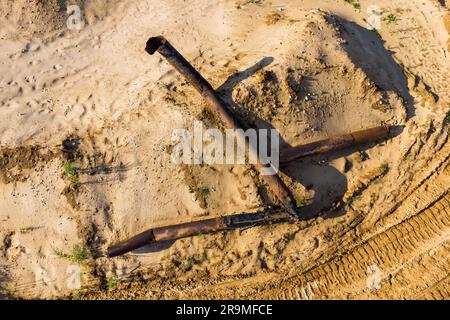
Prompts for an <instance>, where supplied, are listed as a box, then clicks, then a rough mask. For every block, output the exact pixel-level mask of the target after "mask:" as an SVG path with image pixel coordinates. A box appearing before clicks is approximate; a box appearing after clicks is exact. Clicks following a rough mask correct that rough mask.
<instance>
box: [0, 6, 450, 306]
mask: <svg viewBox="0 0 450 320" xmlns="http://www.w3.org/2000/svg"><path fill="white" fill-rule="evenodd" d="M44 3H45V4H44ZM441 3H442V2H439V1H403V0H402V1H397V2H395V4H393V3H392V2H390V1H383V0H379V1H375V0H374V1H372V2H370V3H369V2H367V1H360V8H358V7H357V6H354V5H352V4H351V3H348V2H345V1H338V0H336V1H327V2H324V4H319V2H318V1H302V2H301V4H299V3H298V1H282V2H281V1H270V2H269V1H253V3H252V2H250V1H216V2H215V3H214V4H210V3H209V2H208V1H187V2H183V4H180V3H179V2H178V1H144V0H142V1H133V2H132V1H129V2H128V1H126V2H119V1H112V2H108V5H105V2H104V1H97V0H96V1H73V2H70V3H69V1H48V2H41V1H31V2H29V1H15V2H14V4H8V5H6V4H2V5H0V16H2V17H4V19H3V20H2V25H1V29H0V36H1V38H2V43H1V47H2V50H0V55H1V59H0V61H1V62H0V68H1V72H0V88H1V91H0V110H1V115H2V117H1V118H0V119H1V120H0V148H1V149H0V191H1V192H0V221H1V224H0V240H1V243H2V246H1V252H0V296H1V297H2V298H13V297H20V298H52V297H70V298H93V299H96V298H125V299H128V298H148V299H174V298H177V299H179V298H203V299H212V298H222V299H227V298H264V299H268V298H274V299H327V298H349V299H361V298H369V299H372V298H394V299H399V298H429V299H442V298H448V290H449V289H448V286H447V282H448V274H449V270H450V266H449V261H448V251H449V244H448V241H449V236H450V233H449V230H450V229H449V210H450V209H449V202H450V197H449V195H448V186H449V185H450V183H449V182H450V177H449V167H448V164H449V150H450V149H449V145H448V133H449V123H450V119H449V103H450V97H449V92H450V90H449V82H448V78H449V75H450V73H449V71H450V70H449V66H450V63H449V51H448V50H449V48H448V29H446V28H448V16H449V15H448V7H446V6H445V4H444V5H442V4H441ZM73 4H75V5H79V7H80V9H81V12H82V21H83V25H82V28H80V30H70V29H68V28H67V25H66V20H67V13H66V8H67V6H68V5H73ZM369 5H376V6H378V8H380V9H381V11H382V14H381V16H380V17H379V18H380V23H381V26H380V28H379V29H378V30H368V28H367V27H368V23H367V22H368V21H371V22H372V23H373V21H374V20H370V18H371V16H372V14H373V12H372V11H373V10H372V11H371V10H367V9H368V7H369ZM372 9H373V8H372ZM372 18H373V17H372ZM158 34H163V35H164V36H165V37H166V38H167V39H169V40H170V42H171V43H172V44H173V45H174V46H176V48H177V49H179V50H180V51H181V52H182V53H183V54H184V55H185V56H186V58H187V59H188V60H189V61H190V62H191V63H192V64H193V65H194V66H195V67H196V68H197V69H198V70H199V71H200V72H201V73H202V74H203V75H204V76H205V78H206V79H208V80H209V81H210V82H211V83H212V85H213V86H214V87H215V88H216V89H217V91H218V93H219V94H220V96H221V98H222V99H223V100H224V101H225V102H226V104H227V105H228V106H229V107H230V108H231V109H232V110H233V111H234V112H235V114H236V115H237V116H238V118H239V119H240V120H241V121H242V122H243V123H244V124H245V125H246V126H248V127H252V128H275V129H277V131H278V132H279V133H280V136H281V140H282V141H281V146H282V147H287V146H293V145H297V144H303V143H308V142H312V141H317V140H320V139H324V138H327V137H330V136H334V135H337V134H343V133H348V132H351V131H356V130H360V129H364V128H369V127H373V126H379V125H390V126H393V128H394V129H393V130H392V132H391V137H390V138H389V139H387V140H385V141H381V142H379V143H368V144H364V145H362V146H358V147H352V148H349V149H345V150H341V151H336V152H332V153H328V154H324V155H320V156H312V157H308V158H304V159H299V160H296V161H294V162H291V163H289V164H288V165H286V166H284V167H282V168H281V172H280V176H281V178H282V179H283V181H284V182H285V183H286V184H287V186H288V187H289V188H290V190H291V191H292V192H293V195H294V197H295V199H296V201H297V205H298V206H299V207H300V212H301V214H302V219H301V221H298V222H295V223H291V224H289V223H286V224H278V225H271V226H260V227H255V228H247V229H243V230H235V231H231V232H223V233H219V234H214V235H208V236H206V235H199V236H197V237H191V238H186V239H182V240H177V241H173V242H167V243H162V244H157V245H151V246H147V247H144V248H142V249H139V250H136V251H134V252H133V253H130V254H127V255H124V256H121V257H116V258H113V259H110V258H107V257H106V256H105V253H106V250H107V248H108V246H110V245H111V244H113V243H115V242H117V241H119V240H123V239H125V238H127V237H130V236H132V235H134V234H136V233H138V232H141V231H144V230H146V229H148V228H150V227H155V226H162V225H169V224H176V223H181V222H188V221H193V220H198V219H204V218H213V217H219V216H223V215H229V214H234V213H241V212H254V211H256V210H259V209H262V208H265V207H267V206H268V205H277V203H276V200H274V199H276V197H274V195H273V194H272V193H271V191H270V190H269V189H268V188H267V187H266V186H265V185H264V184H263V183H262V181H261V179H260V177H259V176H258V174H257V173H256V171H255V170H254V169H253V167H252V166H250V165H178V164H175V163H173V161H172V159H171V152H172V149H173V147H174V143H173V141H172V140H171V135H172V132H173V130H174V129H179V128H185V129H188V130H190V131H192V130H193V123H194V121H196V120H201V121H203V123H204V125H205V127H207V128H216V127H220V123H218V121H217V119H216V118H214V117H213V116H211V115H210V114H208V113H207V112H205V102H204V101H203V100H202V98H201V97H200V96H199V95H198V93H197V92H196V91H195V90H194V89H193V88H192V87H191V86H189V84H188V83H187V82H186V81H185V80H184V79H183V78H182V77H181V76H180V75H179V74H178V73H177V72H176V71H175V70H174V69H173V68H172V67H171V66H170V65H169V64H168V63H167V62H166V61H165V60H164V59H162V58H161V57H160V56H156V55H155V56H149V55H148V54H147V53H146V52H145V51H144V48H145V42H146V41H147V39H148V38H149V37H150V36H155V35H158ZM80 272H81V273H82V276H81V278H80V277H78V275H79V273H80ZM374 275H377V276H379V277H378V278H377V279H378V280H377V281H378V282H377V284H376V285H375V287H376V288H374V286H373V285H371V284H370V283H369V282H370V281H371V279H372V278H373V276H374Z"/></svg>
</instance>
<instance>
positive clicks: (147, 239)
mask: <svg viewBox="0 0 450 320" xmlns="http://www.w3.org/2000/svg"><path fill="white" fill-rule="evenodd" d="M290 219H291V215H290V214H289V213H287V212H286V211H284V210H268V211H262V212H257V213H242V214H238V215H233V216H225V217H219V218H213V219H206V220H201V221H194V222H188V223H183V224H178V225H173V226H166V227H159V228H153V229H149V230H147V231H144V232H142V233H140V234H138V235H136V236H134V237H132V238H130V239H128V240H125V241H123V242H120V243H117V244H115V245H112V246H111V247H109V248H108V257H110V258H111V257H116V256H120V255H122V254H125V253H127V252H130V251H133V250H136V249H138V248H141V247H143V246H145V245H148V244H152V243H157V242H162V241H170V240H176V239H181V238H185V237H190V236H195V235H200V234H208V233H214V232H218V231H224V230H231V229H237V228H245V227H252V226H257V225H262V224H270V223H280V222H286V221H289V220H290Z"/></svg>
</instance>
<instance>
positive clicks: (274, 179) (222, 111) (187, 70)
mask: <svg viewBox="0 0 450 320" xmlns="http://www.w3.org/2000/svg"><path fill="white" fill-rule="evenodd" d="M145 51H147V52H148V53H149V54H150V55H153V54H154V53H155V52H159V53H160V54H161V55H162V56H163V57H164V58H166V60H167V61H168V62H169V63H170V64H171V65H172V66H173V67H174V68H175V69H176V70H177V71H178V72H179V73H181V74H182V75H183V76H184V77H185V78H186V79H187V80H188V81H189V82H190V83H191V84H192V85H193V86H194V88H195V89H197V91H198V92H199V93H200V94H201V95H202V97H203V98H204V99H205V100H206V101H208V106H209V110H210V112H212V113H215V114H218V115H219V117H220V119H221V120H222V122H223V124H224V125H225V127H227V128H229V129H235V130H236V129H241V128H242V126H241V124H240V123H239V121H238V120H237V119H236V117H235V116H234V115H233V114H232V112H231V111H230V110H229V109H228V108H227V107H226V106H225V105H224V104H223V102H222V101H221V100H220V98H219V97H218V96H217V94H216V91H215V90H214V89H213V87H212V86H211V84H210V83H209V82H208V81H207V80H206V79H205V78H203V76H202V75H201V74H200V73H199V72H198V71H197V70H196V69H195V68H194V67H193V66H192V65H191V64H190V63H189V62H188V61H187V60H186V59H185V58H184V57H183V56H182V55H181V53H179V52H178V51H177V50H176V49H175V48H174V47H173V46H172V45H171V44H170V43H169V41H167V40H166V39H165V38H164V37H163V36H158V37H152V38H150V39H149V40H148V41H147V45H146V48H145ZM237 138H238V139H239V140H240V142H241V143H245V145H246V146H247V147H248V148H249V155H250V156H251V157H252V158H254V159H258V161H257V163H256V164H255V167H256V169H257V170H258V171H260V172H261V171H262V170H263V169H264V170H268V169H269V170H270V169H271V170H270V171H271V172H272V173H273V174H270V175H262V176H261V177H262V179H263V180H264V181H265V182H266V183H267V185H268V186H269V188H270V189H271V190H272V191H273V192H274V193H275V195H276V196H277V198H278V199H279V200H280V201H281V202H282V203H283V205H284V206H285V208H286V210H287V212H289V213H290V214H291V215H292V217H293V218H294V219H297V218H298V215H299V212H298V208H297V205H296V203H295V200H294V197H293V196H292V194H291V191H290V190H289V189H288V187H287V186H286V185H285V184H284V182H283V181H282V180H281V179H280V177H279V176H278V175H277V174H276V172H277V170H276V169H275V168H274V167H273V166H272V165H271V164H267V165H265V164H263V162H262V161H261V158H260V157H259V153H258V150H257V146H255V145H252V144H251V143H248V141H247V139H245V137H244V136H243V135H240V134H237Z"/></svg>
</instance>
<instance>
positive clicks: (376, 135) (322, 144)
mask: <svg viewBox="0 0 450 320" xmlns="http://www.w3.org/2000/svg"><path fill="white" fill-rule="evenodd" d="M389 132H390V127H388V126H380V127H375V128H370V129H366V130H361V131H356V132H352V133H349V134H344V135H340V136H336V137H332V138H329V139H325V140H320V141H316V142H312V143H308V144H304V145H299V146H296V147H292V148H286V149H284V150H281V151H280V163H281V164H285V163H287V162H290V161H293V160H295V159H298V158H301V157H305V156H310V155H313V154H319V153H325V152H329V151H334V150H339V149H343V148H346V147H351V146H354V145H357V144H361V143H366V142H371V141H375V140H378V139H382V138H386V137H388V136H389Z"/></svg>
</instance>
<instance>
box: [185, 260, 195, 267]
mask: <svg viewBox="0 0 450 320" xmlns="http://www.w3.org/2000/svg"><path fill="white" fill-rule="evenodd" d="M193 266H194V260H193V259H188V261H187V262H186V270H191V269H192V267H193Z"/></svg>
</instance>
